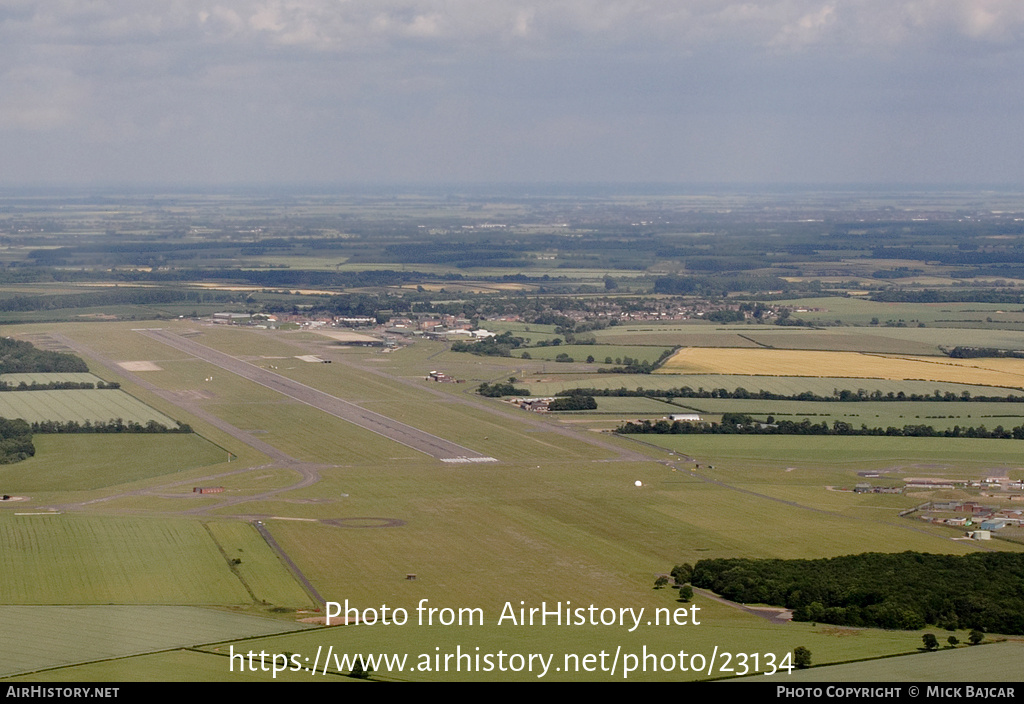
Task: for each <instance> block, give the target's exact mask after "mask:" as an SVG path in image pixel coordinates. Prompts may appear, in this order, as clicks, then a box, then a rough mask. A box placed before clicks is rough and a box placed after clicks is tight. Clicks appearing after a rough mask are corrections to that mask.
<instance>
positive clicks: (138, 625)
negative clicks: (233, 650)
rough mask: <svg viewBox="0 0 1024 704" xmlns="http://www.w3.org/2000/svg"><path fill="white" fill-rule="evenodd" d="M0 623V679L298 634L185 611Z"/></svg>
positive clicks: (253, 619)
mask: <svg viewBox="0 0 1024 704" xmlns="http://www.w3.org/2000/svg"><path fill="white" fill-rule="evenodd" d="M0 622H2V623H3V624H4V626H3V630H4V638H3V639H2V640H0V677H4V676H8V675H11V674H15V673H18V672H26V671H35V670H43V669H46V668H53V667H62V666H67V665H70V664H73V663H81V662H88V661H93V660H107V659H111V658H118V659H120V658H125V657H128V656H131V655H136V654H139V653H148V652H152V651H155V650H166V649H169V648H181V647H191V646H194V645H199V644H202V643H216V642H219V641H224V640H229V639H234V638H251V637H253V636H258V635H267V634H271V633H281V632H287V631H295V630H301V629H302V628H304V626H303V625H301V624H296V623H289V622H287V621H280V620H274V619H269V618H261V617H258V616H251V615H247V614H235V613H229V612H226V611H217V610H213V609H202V608H197V607H190V606H0ZM50 676H51V675H50V673H46V675H45V677H47V678H49V677H50ZM124 679H126V680H127V679H131V678H128V677H125V678H124ZM81 681H96V680H91V679H83V680H81ZM107 681H116V680H114V679H109V680H107Z"/></svg>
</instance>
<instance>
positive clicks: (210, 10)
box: [0, 0, 1024, 187]
mask: <svg viewBox="0 0 1024 704" xmlns="http://www.w3.org/2000/svg"><path fill="white" fill-rule="evenodd" d="M1022 117H1024V1H1021V0H830V1H827V2H826V1H822V0H747V1H734V0H246V1H243V0H212V1H208V0H145V1H144V2H143V1H140V0H45V2H40V1H39V0H0V186H5V187H10V186H22V185H32V186H35V185H90V184H92V185H104V184H115V185H116V184H152V185H190V184H202V185H237V184H252V185H276V184H282V185H284V184H299V185H301V184H314V183H340V184H342V183H350V184H374V183H379V184H387V183H411V184H415V183H424V184H428V183H472V182H517V183H534V182H566V183H569V182H601V183H630V182H647V183H658V182H663V183H690V184H707V183H722V184H730V183H735V184H740V183H763V184H791V183H798V184H819V183H820V184H825V183H828V184H852V183H876V184H908V183H910V184H936V185H943V184H958V185H970V184H1016V185H1020V184H1024V119H1022Z"/></svg>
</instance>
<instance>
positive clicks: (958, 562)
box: [691, 552, 1024, 635]
mask: <svg viewBox="0 0 1024 704" xmlns="http://www.w3.org/2000/svg"><path fill="white" fill-rule="evenodd" d="M1022 573H1024V554H1022V553H1013V552H988V553H974V554H971V555H963V556H958V555H932V554H927V553H919V552H904V553H898V554H886V553H864V554H860V555H847V556H844V557H836V558H830V559H821V560H759V559H746V558H741V559H722V560H701V561H699V562H698V563H697V564H696V565H694V569H693V575H692V578H691V581H692V583H693V585H694V586H696V587H701V588H704V589H710V590H712V591H714V592H715V593H717V594H720V595H722V596H723V597H725V598H727V599H730V600H732V601H738V602H742V603H758V604H771V605H774V606H784V607H786V608H789V609H793V618H794V620H797V621H814V622H818V623H832V624H836V625H842V626H869V627H874V628H888V629H907V630H914V629H919V628H924V627H925V626H926V625H927V624H934V625H936V626H939V627H941V628H946V629H949V630H955V629H961V628H967V629H976V630H978V631H981V632H988V633H1005V634H1012V635H1020V634H1024V591H1022V590H1021V588H1020V579H1021V578H1020V575H1021V574H1022Z"/></svg>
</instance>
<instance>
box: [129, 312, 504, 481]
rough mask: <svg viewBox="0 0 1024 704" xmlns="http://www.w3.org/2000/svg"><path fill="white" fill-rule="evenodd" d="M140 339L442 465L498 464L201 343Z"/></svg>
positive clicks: (159, 333) (168, 336)
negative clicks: (217, 369)
mask: <svg viewBox="0 0 1024 704" xmlns="http://www.w3.org/2000/svg"><path fill="white" fill-rule="evenodd" d="M135 332H138V333H139V334H141V335H145V336H146V337H149V338H152V339H154V340H157V341H158V342H161V343H163V344H165V345H167V346H169V347H173V348H174V349H177V350H180V351H182V352H185V353H187V354H190V355H192V356H193V357H197V358H199V359H201V360H203V361H205V362H208V363H210V364H213V365H214V366H217V367H220V368H221V369H223V370H225V371H228V372H231V373H232V374H236V375H238V376H240V377H242V378H244V379H248V380H249V381H252V382H255V383H257V384H259V385H261V386H264V387H266V388H268V389H271V390H272V391H276V392H277V393H280V394H283V395H285V396H287V397H289V398H293V399H295V400H296V401H301V402H302V403H305V404H307V405H309V406H312V407H313V408H316V409H319V410H321V411H323V412H324V413H328V414H330V415H332V416H334V417H336V418H340V419H342V420H344V421H346V422H348V423H352V424H353V425H357V426H359V427H360V428H364V429H365V430H369V431H370V432H372V433H376V434H378V435H382V436H383V437H386V438H388V439H390V440H394V441H395V442H397V443H401V444H402V445H405V446H406V447H411V448H412V449H414V450H418V451H419V452H422V453H424V454H426V455H430V456H431V457H435V458H437V459H439V460H441V461H442V462H459V463H461V462H497V461H498V460H496V459H495V458H493V457H487V456H486V455H483V454H482V453H479V452H476V451H474V450H470V449H469V448H466V447H463V446H461V445H457V444H455V443H453V442H450V441H448V440H445V439H444V438H440V437H438V436H436V435H432V434H430V433H427V432H425V431H422V430H419V429H418V428H414V427H412V426H411V425H406V424H405V423H401V422H399V421H397V420H394V419H392V418H388V417H387V416H383V415H381V414H379V413H374V412H373V411H368V410H366V409H365V408H362V407H360V406H357V405H356V404H354V403H350V402H348V401H345V400H343V399H340V398H338V397H336V396H331V395H330V394H328V393H325V392H323V391H320V390H318V389H314V388H313V387H311V386H307V385H305V384H303V383H300V382H298V381H294V380H292V379H289V378H288V377H285V376H281V375H280V374H275V373H273V372H270V371H267V370H266V369H262V368H260V367H257V366H256V365H254V364H249V363H248V362H244V361H242V360H240V359H237V358H235V357H232V356H231V355H228V354H224V353H223V352H219V351H217V350H215V349H212V348H210V347H207V346H206V345H201V344H199V343H198V342H195V341H193V340H190V339H188V338H185V337H182V336H180V335H175V334H174V333H171V332H168V331H166V330H163V329H160V328H152V329H138V330H135Z"/></svg>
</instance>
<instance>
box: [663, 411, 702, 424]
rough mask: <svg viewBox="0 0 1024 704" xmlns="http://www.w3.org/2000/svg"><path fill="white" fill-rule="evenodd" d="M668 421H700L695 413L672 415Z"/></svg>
mask: <svg viewBox="0 0 1024 704" xmlns="http://www.w3.org/2000/svg"><path fill="white" fill-rule="evenodd" d="M668 419H669V420H671V421H677V420H678V421H682V422H683V423H699V422H700V421H701V417H700V415H698V414H696V413H673V414H672V415H670V416H669V417H668Z"/></svg>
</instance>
